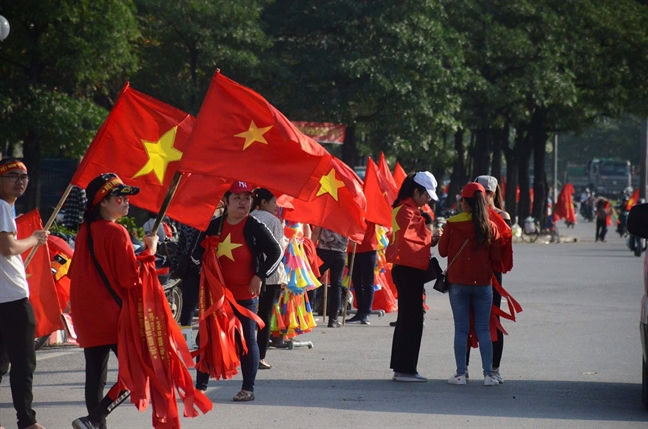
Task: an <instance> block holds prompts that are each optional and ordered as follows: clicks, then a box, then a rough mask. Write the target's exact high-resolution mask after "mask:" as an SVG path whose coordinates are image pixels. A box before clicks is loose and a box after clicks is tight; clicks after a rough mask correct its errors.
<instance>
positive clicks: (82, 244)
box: [69, 220, 148, 348]
mask: <svg viewBox="0 0 648 429" xmlns="http://www.w3.org/2000/svg"><path fill="white" fill-rule="evenodd" d="M87 229H88V224H87V223H85V222H84V223H83V224H81V228H80V229H79V234H78V235H77V240H76V247H75V249H74V257H73V258H72V263H71V266H70V271H69V276H70V279H71V284H70V305H71V308H72V321H73V322H74V330H75V331H76V333H77V341H78V343H79V345H80V346H81V347H83V348H86V347H96V346H103V345H107V344H117V326H118V321H119V313H120V312H121V309H120V308H119V306H118V305H117V303H116V302H115V300H114V299H113V297H112V295H110V292H109V291H108V288H106V285H105V284H104V282H103V281H102V280H101V277H100V276H99V273H98V271H97V269H96V267H95V264H94V262H93V260H92V256H91V255H90V251H89V249H88V235H87ZM92 240H93V242H94V251H95V256H96V257H97V261H98V262H99V265H100V266H101V268H102V270H103V272H104V274H106V277H107V278H108V281H109V282H110V285H111V286H112V288H113V290H114V291H115V292H116V293H117V295H119V296H120V297H123V296H125V294H126V293H127V290H128V289H129V288H132V287H135V286H136V285H137V284H138V283H139V263H138V262H137V259H136V257H135V252H134V250H133V243H132V242H131V239H130V236H129V235H128V232H127V231H126V228H124V227H123V226H121V225H119V224H117V223H114V222H109V221H107V220H97V221H95V222H92ZM146 252H148V250H147V251H146Z"/></svg>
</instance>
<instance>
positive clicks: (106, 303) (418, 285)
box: [0, 161, 512, 429]
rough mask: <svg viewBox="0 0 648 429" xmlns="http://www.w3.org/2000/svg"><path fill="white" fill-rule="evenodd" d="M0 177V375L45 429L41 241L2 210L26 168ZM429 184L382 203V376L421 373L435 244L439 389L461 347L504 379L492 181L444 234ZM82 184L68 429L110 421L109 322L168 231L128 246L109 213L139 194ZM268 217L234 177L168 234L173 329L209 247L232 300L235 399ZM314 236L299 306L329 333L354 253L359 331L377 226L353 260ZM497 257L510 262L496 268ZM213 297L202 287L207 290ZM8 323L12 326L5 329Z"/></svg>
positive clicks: (280, 239)
mask: <svg viewBox="0 0 648 429" xmlns="http://www.w3.org/2000/svg"><path fill="white" fill-rule="evenodd" d="M0 179H2V180H1V181H0V228H1V231H0V250H1V251H2V256H1V257H0V268H1V270H0V275H2V276H3V277H6V278H8V279H9V278H10V279H11V281H12V283H11V284H10V286H6V285H5V282H4V281H3V283H2V288H0V376H1V375H4V373H6V372H7V368H8V363H9V362H11V364H12V371H11V387H12V394H13V399H14V406H15V408H16V412H17V417H18V427H19V428H42V426H40V425H39V424H38V423H36V419H35V412H34V411H33V410H32V409H31V400H32V394H31V379H32V375H33V372H34V369H35V356H34V351H33V340H32V338H33V329H34V320H33V314H31V313H30V307H29V301H28V300H27V294H28V288H27V284H26V281H25V276H24V272H25V269H24V266H23V264H22V260H21V259H20V256H19V255H20V253H22V252H23V251H25V250H26V249H28V248H30V247H33V246H38V245H42V244H43V243H44V242H45V240H46V238H47V233H46V232H44V231H36V232H34V234H33V235H32V236H31V237H28V238H21V239H18V238H16V236H15V234H16V228H15V222H14V220H13V219H14V218H13V214H12V211H11V206H12V204H13V203H14V202H15V200H16V198H17V197H19V196H20V195H22V193H23V192H24V190H25V187H26V186H27V182H28V177H27V172H26V168H25V167H24V165H23V164H22V163H20V162H18V161H15V162H13V164H11V163H10V164H7V162H4V161H3V163H2V164H0ZM436 189H437V181H436V179H435V177H434V176H433V175H432V174H431V173H430V172H427V171H420V172H416V173H411V174H409V175H408V176H407V177H406V178H405V179H404V181H403V183H402V185H401V186H400V189H399V191H398V196H397V198H396V201H395V202H394V203H393V206H392V207H393V214H392V218H393V224H392V231H391V237H390V240H389V245H388V246H387V248H386V251H385V257H386V260H387V262H388V263H390V264H392V268H391V276H392V278H393V282H394V284H395V288H396V290H397V293H398V319H397V321H396V323H395V329H394V334H393V342H392V349H391V362H390V368H391V369H392V370H393V372H394V374H393V380H394V381H398V382H425V381H427V380H426V378H425V377H423V376H422V375H420V374H419V373H418V370H417V365H418V358H419V350H420V347H421V339H422V333H423V319H424V311H425V310H424V307H425V305H424V296H425V283H426V281H427V280H426V272H427V271H428V266H429V264H430V261H431V258H432V257H433V249H434V248H437V249H438V250H437V251H438V254H439V255H440V256H442V257H447V260H448V268H447V273H446V275H447V279H448V281H449V283H450V292H449V300H450V305H451V308H452V313H453V318H454V325H455V336H454V354H455V361H456V362H455V363H456V370H455V373H454V374H453V375H452V376H451V377H450V378H449V380H448V383H450V384H466V382H467V380H468V378H469V375H468V362H469V356H470V353H469V351H470V347H471V345H472V346H476V345H477V344H478V346H479V350H480V354H481V360H482V372H483V376H484V382H483V383H484V385H486V386H494V385H498V384H500V383H502V382H503V379H502V377H501V374H500V372H499V366H500V362H501V357H502V349H503V337H502V333H501V332H500V331H499V330H497V329H493V326H494V325H493V323H494V322H493V320H494V318H495V319H497V318H498V317H499V316H494V315H493V314H492V309H493V308H494V307H493V306H495V307H499V306H500V304H501V298H502V296H501V294H500V293H499V292H498V290H500V289H498V288H500V287H501V283H502V272H505V271H508V270H509V269H510V268H511V265H512V251H511V247H510V241H509V242H506V237H510V223H511V222H510V216H509V215H508V213H506V212H505V211H504V210H503V208H502V198H501V192H500V188H499V186H498V183H497V179H495V178H494V177H491V176H479V177H478V178H477V179H476V181H475V182H471V183H469V184H467V185H466V186H465V187H464V188H463V190H462V193H461V199H460V200H459V203H460V206H461V212H460V214H458V215H456V216H453V217H450V218H449V219H447V223H446V225H445V228H444V229H440V228H435V227H434V225H433V215H432V214H430V213H429V212H430V210H428V209H426V207H427V206H428V204H429V203H431V202H433V201H437V200H438V197H437V194H436ZM82 191H84V192H83V193H82V194H83V197H84V199H85V210H84V213H83V222H82V223H81V225H80V227H79V231H78V235H77V238H76V249H75V255H74V258H73V262H72V265H71V267H70V278H71V297H70V301H71V306H72V307H73V309H74V310H73V312H72V317H73V320H74V326H75V329H76V332H77V336H78V337H77V342H78V343H79V345H80V346H81V347H82V348H83V351H84V357H85V404H86V408H87V411H88V414H87V415H86V416H83V417H80V418H78V419H76V420H74V422H73V427H74V428H77V429H92V428H105V427H107V424H106V417H107V416H108V414H109V413H110V411H111V409H112V408H114V406H115V404H116V403H118V402H119V401H120V400H123V399H124V397H125V396H127V395H128V392H126V391H120V390H119V389H117V390H116V389H114V388H113V389H110V390H109V392H108V394H106V395H104V390H105V386H106V378H107V365H108V359H109V355H110V353H111V352H112V353H114V354H115V355H119V350H118V347H117V345H118V335H119V329H118V322H119V320H120V314H121V312H122V298H123V297H124V296H125V295H126V294H128V291H129V290H131V289H132V288H137V287H138V285H139V284H140V282H139V276H140V275H141V270H142V261H143V260H144V259H145V258H147V257H150V256H151V255H154V254H155V253H156V249H157V247H158V241H159V240H160V239H161V238H164V237H165V234H164V233H163V234H156V233H152V231H151V226H152V225H149V228H148V229H147V235H146V237H145V239H144V248H143V250H142V251H140V252H138V254H136V252H135V249H134V247H133V244H132V241H131V237H130V236H129V234H128V232H127V230H126V229H125V228H123V227H122V226H120V225H118V224H117V222H116V221H117V220H118V219H120V218H121V217H123V216H126V215H127V214H128V211H129V197H130V196H132V195H135V194H137V193H138V192H139V189H138V188H136V187H131V186H128V185H125V184H124V183H123V182H122V181H121V179H120V178H119V177H118V176H117V175H115V174H113V173H106V174H102V175H100V176H98V177H97V178H95V179H94V180H92V181H91V182H90V183H89V185H88V186H87V187H86V189H85V190H82ZM79 194H80V195H81V193H79ZM278 213H279V210H278V206H277V198H276V196H275V195H274V194H273V193H272V192H271V191H269V190H267V189H264V188H254V187H253V186H251V185H250V184H248V183H246V182H242V181H235V182H233V184H232V186H231V188H230V189H229V191H227V192H226V193H225V196H224V197H223V203H222V206H221V207H220V208H219V209H218V210H217V212H216V213H215V216H214V218H213V219H212V221H211V222H210V224H209V226H208V227H207V229H206V231H204V232H200V231H198V230H195V229H193V228H191V227H187V226H184V225H180V226H179V228H178V231H177V236H178V251H177V254H176V258H175V260H174V262H173V265H172V276H173V277H175V278H181V279H182V288H183V298H184V299H183V301H184V304H183V308H182V309H181V315H180V322H179V323H180V325H185V326H186V325H191V323H192V321H193V320H194V316H195V314H196V311H198V312H199V314H200V315H201V320H202V316H203V315H205V314H206V312H208V311H209V310H208V309H209V306H210V302H209V299H211V298H213V295H205V294H206V293H207V292H206V290H207V289H206V288H208V287H210V286H212V287H213V284H211V285H210V282H214V281H215V280H213V279H212V277H210V276H211V274H210V275H207V274H205V271H206V270H207V268H206V265H205V264H208V262H205V261H207V258H208V257H210V255H211V254H212V252H213V256H215V259H216V260H217V265H218V267H219V269H218V270H217V271H218V272H219V273H221V274H222V276H221V278H220V280H219V281H222V284H223V285H225V287H226V289H227V291H225V292H224V293H223V296H224V298H223V296H221V298H222V299H227V297H228V296H230V297H231V310H232V318H233V319H236V326H238V328H237V329H236V338H235V340H236V344H235V354H236V355H237V358H238V359H240V362H239V361H238V360H237V361H236V363H240V369H241V372H242V379H243V380H242V385H241V389H240V391H239V392H238V393H237V394H236V395H235V396H234V397H233V400H234V401H239V402H245V401H252V400H254V399H255V396H254V386H255V379H256V374H257V371H258V370H259V369H270V368H272V365H271V364H270V363H269V362H267V361H266V351H267V349H268V345H269V342H270V332H271V329H270V325H271V318H272V315H273V308H275V304H276V302H277V299H278V297H279V295H280V293H281V292H282V290H283V289H285V288H286V284H287V283H288V279H287V275H286V269H285V268H284V266H283V263H282V260H283V255H284V251H285V249H286V247H287V245H288V238H287V237H285V236H284V225H283V222H282V220H281V219H280V217H279V216H278ZM153 215H155V214H152V215H151V216H152V219H153ZM494 216H495V217H497V219H495V218H494ZM498 219H499V221H498ZM150 223H151V224H152V222H150ZM506 228H508V235H507V231H506ZM306 229H308V228H305V230H306ZM312 243H315V246H314V247H315V252H313V251H312V250H311V251H308V249H306V253H307V254H309V255H310V256H309V259H310V262H311V263H312V264H313V265H314V267H313V268H314V269H313V271H314V272H317V275H318V276H321V275H322V274H324V273H325V272H328V282H327V283H328V284H329V287H328V294H326V295H328V298H327V302H325V303H324V302H323V300H324V297H323V295H324V294H323V293H322V292H323V288H319V289H313V290H312V291H310V292H309V293H308V295H309V296H308V298H309V302H310V303H311V304H312V305H313V307H317V306H318V305H321V306H322V307H326V308H327V314H326V316H328V317H327V318H328V324H327V326H328V327H329V328H339V327H341V326H342V324H341V323H340V320H339V317H340V314H345V312H344V311H342V307H343V306H344V305H347V299H346V288H345V287H344V286H343V276H344V273H345V268H346V267H347V265H348V264H347V261H348V260H349V261H351V260H353V267H349V268H352V275H351V284H352V286H353V289H354V292H355V298H356V307H357V312H356V313H355V314H354V315H353V316H352V317H351V318H349V319H347V320H346V321H344V322H346V323H350V324H351V323H357V324H361V325H369V324H370V323H371V322H370V314H371V311H372V303H373V299H374V289H375V288H374V275H375V268H376V259H377V247H378V239H377V236H376V225H375V224H373V223H371V222H368V223H367V230H366V234H365V238H364V240H363V241H362V242H361V243H359V244H358V245H357V247H356V248H355V250H354V253H355V256H354V257H353V258H351V257H349V252H350V249H351V246H350V243H349V240H348V239H347V238H346V237H344V236H342V235H340V234H339V233H337V232H335V231H332V230H330V229H327V228H322V227H320V226H316V225H315V226H314V229H313V232H312ZM306 247H308V246H306ZM503 260H507V261H510V262H509V263H508V264H504V263H503ZM210 267H211V265H210ZM209 269H211V268H209ZM493 282H496V286H497V287H494V286H493ZM211 291H212V292H211V293H212V294H213V293H214V292H213V291H214V289H211ZM206 296H207V298H206ZM210 297H211V298H210ZM211 304H213V303H211ZM498 314H499V313H498ZM10 320H11V321H13V322H14V323H11V324H10V322H9V321H10ZM16 320H24V323H21V324H20V326H21V330H20V331H17V330H16V329H15V326H16V325H15V321H16ZM8 326H11V329H8ZM495 331H496V333H495V334H493V332H495ZM471 332H474V333H475V335H471ZM217 335H219V333H218V332H214V330H210V329H203V328H201V329H200V334H199V337H200V336H203V338H198V339H197V342H198V343H199V344H200V345H201V350H203V349H205V348H208V347H209V344H210V342H212V341H216V338H215V336H217ZM209 356H210V355H209V354H203V353H202V352H201V353H200V354H199V359H202V361H200V360H199V363H200V365H198V364H197V368H198V369H197V372H196V378H195V389H196V390H197V391H205V390H206V389H207V386H208V382H209V378H210V376H211V377H214V376H215V375H216V377H215V378H218V377H219V374H220V373H219V369H217V368H214V366H215V365H216V364H215V363H214V362H211V361H210V359H213V357H209ZM120 365H121V360H120Z"/></svg>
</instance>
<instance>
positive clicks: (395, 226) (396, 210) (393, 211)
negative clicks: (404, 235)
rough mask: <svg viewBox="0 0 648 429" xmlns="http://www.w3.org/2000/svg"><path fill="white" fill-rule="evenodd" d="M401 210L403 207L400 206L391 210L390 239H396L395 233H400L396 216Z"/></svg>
mask: <svg viewBox="0 0 648 429" xmlns="http://www.w3.org/2000/svg"><path fill="white" fill-rule="evenodd" d="M402 208H403V206H402V205H401V206H398V207H396V208H395V209H394V210H392V237H396V231H400V225H398V222H396V216H398V212H399V211H400V209H402Z"/></svg>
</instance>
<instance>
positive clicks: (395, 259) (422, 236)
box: [385, 171, 438, 382]
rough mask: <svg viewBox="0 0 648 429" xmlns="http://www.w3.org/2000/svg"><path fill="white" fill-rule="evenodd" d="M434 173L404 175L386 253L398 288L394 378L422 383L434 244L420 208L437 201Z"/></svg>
mask: <svg viewBox="0 0 648 429" xmlns="http://www.w3.org/2000/svg"><path fill="white" fill-rule="evenodd" d="M436 187H437V182H436V179H435V178H434V176H433V175H432V174H431V173H429V172H427V171H422V172H418V173H410V174H408V175H407V177H406V178H405V180H404V181H403V184H402V185H401V188H400V190H399V191H398V197H397V198H396V201H394V204H393V208H394V210H393V211H392V236H391V240H390V242H389V246H388V247H387V250H386V252H385V257H386V258H387V262H391V263H392V264H394V265H393V267H392V278H393V280H394V283H395V284H396V288H397V290H398V320H397V321H396V328H395V329H394V339H393V341H392V350H391V364H390V368H391V369H393V370H394V376H393V378H392V380H394V381H406V382H425V381H427V379H426V378H425V377H423V376H421V375H420V374H419V373H418V371H417V369H416V367H417V365H418V357H419V351H420V349H421V337H422V335H423V283H424V282H425V274H426V270H427V267H428V264H429V262H430V256H431V249H430V247H431V246H432V245H433V244H436V242H435V243H433V240H432V232H431V227H432V226H431V221H430V224H429V225H426V218H425V217H424V216H423V215H422V213H421V210H420V207H422V206H423V205H424V204H427V203H428V202H429V201H430V200H435V201H436V200H437V199H438V197H437V195H436Z"/></svg>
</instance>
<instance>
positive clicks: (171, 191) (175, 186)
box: [151, 171, 182, 235]
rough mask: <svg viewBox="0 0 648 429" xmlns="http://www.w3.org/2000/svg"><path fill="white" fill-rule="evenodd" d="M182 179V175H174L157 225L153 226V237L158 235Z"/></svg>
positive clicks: (176, 173)
mask: <svg viewBox="0 0 648 429" xmlns="http://www.w3.org/2000/svg"><path fill="white" fill-rule="evenodd" d="M180 179H182V173H180V172H179V171H176V172H175V173H174V175H173V179H172V180H171V184H170V185H169V189H168V190H167V194H166V196H165V197H164V201H163V202H162V207H160V212H159V213H158V215H157V218H156V219H155V223H154V224H153V229H151V235H156V234H157V232H158V229H160V225H162V220H163V219H164V215H165V214H166V212H167V210H168V209H169V205H170V204H171V200H172V199H173V196H174V195H175V193H176V191H177V190H178V186H180Z"/></svg>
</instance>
